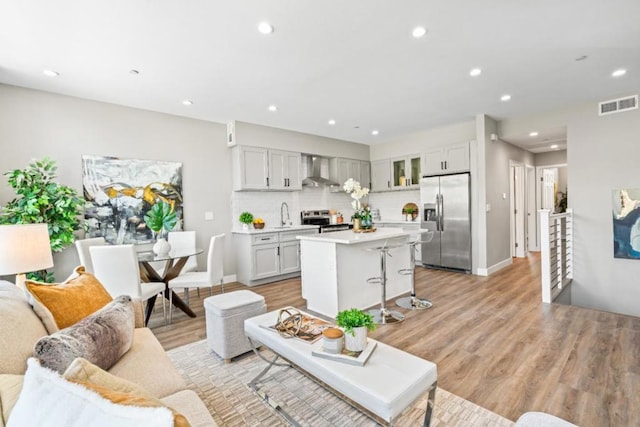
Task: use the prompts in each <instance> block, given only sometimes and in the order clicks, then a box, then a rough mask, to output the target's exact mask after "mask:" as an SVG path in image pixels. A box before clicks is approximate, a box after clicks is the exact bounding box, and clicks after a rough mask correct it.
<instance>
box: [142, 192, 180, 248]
mask: <svg viewBox="0 0 640 427" xmlns="http://www.w3.org/2000/svg"><path fill="white" fill-rule="evenodd" d="M144 222H145V224H147V227H149V229H150V230H151V231H153V232H154V233H155V235H156V236H157V241H156V244H155V245H153V252H155V253H156V254H158V255H160V254H166V253H167V252H169V251H170V250H171V245H169V242H167V239H166V238H165V234H166V232H169V231H171V230H173V228H174V227H175V226H176V223H177V222H178V217H177V216H176V212H175V210H174V209H173V206H171V205H170V204H169V203H167V202H164V201H160V202H157V203H156V204H154V205H153V206H152V207H151V209H149V210H148V211H147V213H146V214H145V215H144Z"/></svg>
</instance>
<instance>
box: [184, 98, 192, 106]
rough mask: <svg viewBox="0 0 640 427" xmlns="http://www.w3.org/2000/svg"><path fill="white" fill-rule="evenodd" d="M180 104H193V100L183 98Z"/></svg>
mask: <svg viewBox="0 0 640 427" xmlns="http://www.w3.org/2000/svg"><path fill="white" fill-rule="evenodd" d="M182 105H193V101H192V100H190V99H185V100H184V101H182Z"/></svg>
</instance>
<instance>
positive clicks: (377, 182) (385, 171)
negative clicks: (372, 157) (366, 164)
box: [371, 159, 391, 191]
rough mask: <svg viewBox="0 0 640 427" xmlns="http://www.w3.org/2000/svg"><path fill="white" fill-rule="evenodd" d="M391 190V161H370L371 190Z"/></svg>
mask: <svg viewBox="0 0 640 427" xmlns="http://www.w3.org/2000/svg"><path fill="white" fill-rule="evenodd" d="M389 190H391V162H390V161H389V159H382V160H376V161H375V162H371V191H389Z"/></svg>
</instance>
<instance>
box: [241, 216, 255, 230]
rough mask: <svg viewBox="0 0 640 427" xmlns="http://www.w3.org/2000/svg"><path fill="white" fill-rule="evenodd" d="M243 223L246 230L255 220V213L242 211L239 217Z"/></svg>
mask: <svg viewBox="0 0 640 427" xmlns="http://www.w3.org/2000/svg"><path fill="white" fill-rule="evenodd" d="M238 219H239V220H240V222H241V223H242V228H243V229H244V230H248V229H249V224H251V223H252V222H253V214H252V213H251V212H242V213H241V214H240V218H238Z"/></svg>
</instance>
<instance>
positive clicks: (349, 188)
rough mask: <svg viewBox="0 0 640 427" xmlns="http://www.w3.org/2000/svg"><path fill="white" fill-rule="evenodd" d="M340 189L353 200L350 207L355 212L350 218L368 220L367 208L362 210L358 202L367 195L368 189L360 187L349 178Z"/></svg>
mask: <svg viewBox="0 0 640 427" xmlns="http://www.w3.org/2000/svg"><path fill="white" fill-rule="evenodd" d="M342 188H343V189H344V191H345V193H348V194H349V195H351V198H352V199H353V201H352V202H351V207H353V209H355V212H354V214H353V216H352V218H354V219H365V218H369V217H370V216H371V214H370V212H369V208H368V207H366V208H363V207H362V204H361V202H360V199H362V198H363V197H365V196H367V195H368V194H369V189H368V188H367V187H362V186H361V185H360V183H359V182H358V181H356V180H354V179H353V178H349V179H348V180H346V181H345V183H344V185H343V186H342Z"/></svg>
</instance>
